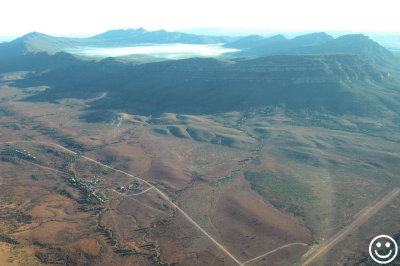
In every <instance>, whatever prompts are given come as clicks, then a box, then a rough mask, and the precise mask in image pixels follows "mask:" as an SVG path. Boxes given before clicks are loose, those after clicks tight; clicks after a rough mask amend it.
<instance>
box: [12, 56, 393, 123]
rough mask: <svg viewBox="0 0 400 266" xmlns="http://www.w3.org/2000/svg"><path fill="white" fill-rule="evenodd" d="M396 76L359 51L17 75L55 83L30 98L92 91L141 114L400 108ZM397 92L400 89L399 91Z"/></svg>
mask: <svg viewBox="0 0 400 266" xmlns="http://www.w3.org/2000/svg"><path fill="white" fill-rule="evenodd" d="M389 80H390V79H389V78H388V74H387V73H383V72H380V71H379V70H377V69H376V68H375V67H373V66H372V65H371V64H369V63H366V62H365V61H363V60H360V59H359V57H358V56H355V55H324V56H323V55H309V56H299V55H287V56H271V57H263V58H257V59H252V60H240V61H221V60H216V59H200V58H192V59H186V60H177V61H164V62H160V63H149V64H143V65H130V64H123V63H119V62H116V61H114V60H103V61H101V62H99V63H88V62H86V63H85V64H82V65H81V66H80V65H71V66H69V67H66V68H64V69H58V70H54V71H50V72H46V73H44V74H42V75H40V76H38V77H35V78H30V79H26V80H23V81H19V82H17V83H16V85H18V86H33V85H49V86H51V89H48V90H46V91H45V92H42V93H40V94H38V95H35V96H32V97H30V98H29V99H27V100H30V101H54V100H57V99H61V98H69V97H74V98H77V97H78V98H79V97H80V98H87V97H94V96H96V95H99V94H100V93H102V92H106V93H107V96H106V97H104V98H102V99H100V100H98V101H96V102H92V106H91V108H92V109H97V110H112V109H118V110H124V111H127V112H131V113H136V114H145V115H148V114H159V113H164V112H173V113H187V114H213V113H219V112H227V111H234V110H249V109H252V108H256V107H262V106H277V105H285V106H287V107H288V108H290V109H294V110H300V109H312V110H320V111H328V112H333V113H338V114H355V115H378V114H380V113H382V112H385V111H387V110H392V111H396V112H399V111H400V104H399V98H398V95H397V94H396V93H398V92H396V93H395V92H394V91H393V90H389V89H385V85H386V83H387V82H388V81H389ZM393 95H397V96H396V97H397V98H395V97H393Z"/></svg>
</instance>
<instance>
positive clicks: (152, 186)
mask: <svg viewBox="0 0 400 266" xmlns="http://www.w3.org/2000/svg"><path fill="white" fill-rule="evenodd" d="M16 143H35V144H41V145H49V146H53V147H58V148H59V149H61V150H63V151H66V152H68V153H71V154H74V155H77V153H76V152H74V151H72V150H70V149H67V148H65V147H63V146H61V145H59V144H56V143H49V142H41V141H9V142H2V143H0V144H16ZM80 157H81V158H84V159H86V160H88V161H91V162H93V163H96V164H98V165H101V166H103V167H105V168H108V169H111V170H114V171H117V172H119V173H121V174H124V175H127V176H129V177H132V178H135V179H137V180H140V181H141V182H143V183H145V184H146V185H148V186H149V187H150V188H152V189H154V190H155V191H156V192H157V193H158V194H159V195H160V196H161V197H162V198H163V199H164V200H165V201H167V202H168V203H169V204H170V205H171V206H172V207H173V208H175V209H176V210H178V211H179V212H180V213H181V214H182V215H183V216H184V217H185V218H186V220H188V221H189V222H190V223H191V224H193V225H194V226H195V227H196V228H197V229H198V230H199V231H200V232H201V233H203V234H204V235H205V236H206V237H207V238H208V239H209V240H211V241H212V242H213V243H214V244H215V245H216V246H217V247H218V248H219V249H220V250H221V251H223V252H224V253H225V254H226V255H227V256H228V257H230V258H231V259H232V260H233V261H234V262H236V263H237V264H238V265H243V264H242V262H240V261H239V260H238V259H237V258H235V256H233V255H232V254H231V253H230V252H229V251H228V250H227V249H226V248H225V247H224V246H223V245H221V244H220V243H219V242H218V241H217V240H216V239H214V238H213V237H212V236H211V235H209V234H208V233H207V232H206V231H205V230H204V229H203V228H201V227H200V226H199V225H198V224H197V223H196V222H195V221H194V220H193V219H192V218H191V217H190V216H189V215H188V214H187V213H186V212H185V211H183V210H182V209H181V208H179V207H178V206H177V205H176V204H175V203H173V202H172V200H171V199H170V198H169V197H168V196H167V195H166V194H165V193H164V192H162V191H161V190H159V189H158V188H157V187H155V186H154V185H152V184H150V183H149V182H147V181H146V180H144V179H141V178H140V177H137V176H134V175H131V174H129V173H127V172H124V171H122V170H119V169H115V168H112V167H111V166H108V165H105V164H102V163H101V162H98V161H96V160H94V159H92V158H89V157H86V156H84V155H80ZM46 168H47V167H46Z"/></svg>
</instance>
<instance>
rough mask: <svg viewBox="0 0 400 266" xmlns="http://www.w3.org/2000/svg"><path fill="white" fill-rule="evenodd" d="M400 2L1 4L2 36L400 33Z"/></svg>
mask: <svg viewBox="0 0 400 266" xmlns="http://www.w3.org/2000/svg"><path fill="white" fill-rule="evenodd" d="M399 10H400V1H398V0H379V1H378V0H374V1H371V0H364V1H360V0H334V1H323V0H297V1H289V0H274V1H269V0H246V1H244V0H241V1H236V0H201V1H200V0H198V1H192V0H141V1H137V0H130V1H129V0H128V1H125V0H112V1H103V0H96V1H93V0H68V1H66V0H35V1H33V0H1V1H0V36H1V37H5V36H21V35H23V34H26V33H29V32H32V31H38V32H42V33H46V34H50V35H58V36H62V35H63V36H89V35H94V34H98V33H101V32H104V31H107V30H110V29H127V28H139V27H144V28H145V29H146V30H159V29H165V30H168V31H174V30H185V29H192V28H213V27H215V28H236V29H249V30H252V31H260V32H261V31H271V32H296V31H299V32H300V31H353V32H366V31H368V32H380V31H387V32H400V23H399V19H398V17H399V15H398V14H399Z"/></svg>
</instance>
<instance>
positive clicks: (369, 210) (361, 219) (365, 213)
mask: <svg viewBox="0 0 400 266" xmlns="http://www.w3.org/2000/svg"><path fill="white" fill-rule="evenodd" d="M399 194H400V188H395V189H393V190H392V191H391V192H389V194H387V195H386V196H384V197H383V198H381V199H380V200H379V201H378V202H374V203H373V204H371V205H369V206H367V207H366V208H364V209H362V210H361V211H360V212H358V213H357V214H356V215H355V217H356V218H355V220H354V221H353V222H352V223H350V224H349V225H348V226H346V227H345V228H343V230H340V231H339V232H337V233H336V234H335V235H333V236H332V237H331V238H330V239H328V240H327V241H326V242H325V243H323V244H321V246H319V247H318V248H316V249H314V250H310V251H309V252H307V253H306V254H305V255H304V256H303V259H305V261H304V262H303V263H302V264H301V265H303V266H305V265H308V264H310V263H311V262H313V261H314V260H315V259H316V258H317V257H319V256H320V255H322V254H323V253H325V252H327V251H329V250H330V249H332V248H333V247H334V246H335V245H336V244H338V243H339V242H340V241H341V240H343V239H344V238H345V237H346V236H347V235H348V234H349V233H350V232H351V231H353V230H354V229H356V228H357V227H359V226H360V225H362V224H363V223H365V222H366V221H367V220H368V219H369V218H371V217H372V215H374V214H375V213H377V212H378V211H379V210H381V209H382V208H383V207H385V206H386V205H387V204H388V203H389V202H391V201H392V200H393V199H394V198H396V197H397V196H398V195H399Z"/></svg>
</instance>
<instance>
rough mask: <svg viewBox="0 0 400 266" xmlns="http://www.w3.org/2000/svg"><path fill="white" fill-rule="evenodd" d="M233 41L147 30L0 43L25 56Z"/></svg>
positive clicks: (33, 36) (36, 37)
mask: <svg viewBox="0 0 400 266" xmlns="http://www.w3.org/2000/svg"><path fill="white" fill-rule="evenodd" d="M232 40H235V38H234V37H226V36H225V37H218V36H206V35H195V34H188V33H182V32H167V31H165V30H159V31H146V30H145V29H143V28H139V29H127V30H110V31H107V32H104V33H102V34H99V35H96V36H93V37H89V38H67V37H54V36H50V35H46V34H43V33H39V32H31V33H29V34H26V35H24V36H22V37H20V38H18V39H15V40H13V41H11V42H6V43H0V49H4V48H5V47H18V48H19V49H20V50H21V51H23V52H24V53H27V52H48V53H56V52H61V51H64V50H66V49H69V48H75V47H80V46H94V47H121V46H132V45H138V44H149V43H157V44H168V43H184V44H211V43H213V44H214V43H225V42H229V41H232Z"/></svg>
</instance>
